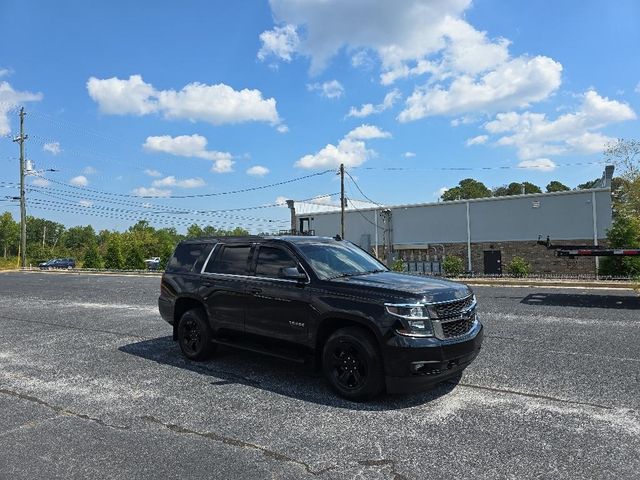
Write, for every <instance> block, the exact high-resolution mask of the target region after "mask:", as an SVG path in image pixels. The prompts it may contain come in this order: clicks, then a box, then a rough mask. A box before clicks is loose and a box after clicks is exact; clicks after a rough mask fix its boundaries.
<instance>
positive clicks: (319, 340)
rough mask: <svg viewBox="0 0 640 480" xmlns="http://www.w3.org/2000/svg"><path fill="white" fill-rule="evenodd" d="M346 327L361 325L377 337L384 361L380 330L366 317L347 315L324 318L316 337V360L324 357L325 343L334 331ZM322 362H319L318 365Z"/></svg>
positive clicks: (377, 345)
mask: <svg viewBox="0 0 640 480" xmlns="http://www.w3.org/2000/svg"><path fill="white" fill-rule="evenodd" d="M345 327H359V328H363V329H365V330H366V331H368V332H369V333H371V335H373V338H374V339H375V345H376V347H377V348H378V351H379V352H380V354H381V355H380V358H381V359H382V361H383V362H384V356H383V355H382V340H381V337H380V332H379V331H377V330H376V329H375V328H374V326H373V325H371V322H369V321H367V320H366V319H361V318H358V317H347V316H339V315H337V316H330V317H327V318H325V319H323V320H322V321H321V322H320V323H319V325H318V330H317V333H316V337H315V342H314V347H315V357H316V360H318V361H319V360H320V359H321V358H322V349H323V348H324V344H325V343H326V341H327V339H328V338H329V337H330V336H331V334H332V333H333V332H335V331H336V330H339V329H341V328H345ZM319 364H320V362H319V363H318V365H319Z"/></svg>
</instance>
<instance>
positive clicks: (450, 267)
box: [442, 255, 464, 277]
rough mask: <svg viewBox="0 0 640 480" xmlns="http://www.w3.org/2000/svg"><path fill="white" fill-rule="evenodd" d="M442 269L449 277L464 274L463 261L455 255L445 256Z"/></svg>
mask: <svg viewBox="0 0 640 480" xmlns="http://www.w3.org/2000/svg"><path fill="white" fill-rule="evenodd" d="M442 269H443V270H444V273H446V274H447V275H448V276H450V277H457V276H458V275H462V272H464V260H462V258H460V257H456V256H455V255H447V256H446V257H445V258H444V261H443V262H442Z"/></svg>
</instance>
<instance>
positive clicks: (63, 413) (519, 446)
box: [0, 273, 640, 479]
mask: <svg viewBox="0 0 640 480" xmlns="http://www.w3.org/2000/svg"><path fill="white" fill-rule="evenodd" d="M158 290H159V279H158V278H157V277H156V278H149V277H146V278H145V277H121V276H96V275H93V276H89V275H78V274H62V273H2V274H0V325H1V326H2V328H1V329H0V409H1V412H2V413H1V414H0V478H2V479H4V478H6V479H19V478H25V479H26V478H29V479H31V478H122V479H134V478H220V479H222V478H225V479H226V478H238V479H240V478H242V479H245V478H278V479H280V478H291V479H300V478H327V479H333V478H338V479H342V478H345V479H346V478H362V479H409V478H417V479H422V478H441V479H444V478H572V479H575V478H612V479H621V478H638V477H639V476H640V298H639V297H637V296H635V294H634V293H633V292H630V291H609V290H583V289H543V288H511V287H510V288H506V287H476V288H475V290H476V293H477V296H478V299H479V303H480V312H481V314H482V318H483V322H484V324H485V327H486V330H485V332H486V337H485V345H484V348H483V351H482V352H481V354H480V356H479V357H478V359H477V360H476V362H475V363H474V364H472V365H471V366H470V367H469V368H468V369H467V370H466V371H465V373H464V375H463V377H462V379H461V380H460V382H459V383H458V384H457V385H452V384H446V385H442V386H440V387H437V388H436V389H434V390H432V391H430V392H426V393H422V394H414V395H408V396H387V397H384V398H382V399H380V400H378V401H376V402H374V403H369V404H353V403H350V402H347V401H344V400H341V399H339V398H336V397H335V396H334V395H333V393H331V392H330V391H329V390H328V388H327V386H326V385H325V384H324V382H323V380H322V378H321V377H320V376H319V375H318V374H316V373H315V372H313V371H312V370H310V369H309V368H308V367H305V366H300V365H294V364H289V363H286V362H284V361H279V360H277V359H271V358H269V357H264V356H260V355H257V354H251V353H246V352H241V351H235V350H231V349H223V350H220V351H219V353H218V354H217V356H216V357H215V358H214V359H213V360H211V361H210V362H206V363H202V364H194V363H189V362H188V361H185V360H183V358H182V357H181V355H180V353H179V349H178V347H177V345H176V344H174V343H173V342H172V341H171V338H170V335H171V329H170V326H169V325H168V324H166V323H164V322H163V321H161V320H160V318H159V316H158V313H157V309H156V306H155V302H156V298H157V295H158Z"/></svg>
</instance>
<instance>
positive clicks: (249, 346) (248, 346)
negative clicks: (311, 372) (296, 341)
mask: <svg viewBox="0 0 640 480" xmlns="http://www.w3.org/2000/svg"><path fill="white" fill-rule="evenodd" d="M212 342H213V343H215V344H217V345H224V346H225V347H231V348H238V349H241V350H247V351H249V352H254V353H262V354H264V355H269V356H271V357H276V358H280V359H282V360H288V361H290V362H295V363H306V357H305V356H303V355H295V354H289V353H284V352H279V351H273V350H271V349H267V348H263V347H261V346H259V345H256V344H254V343H248V342H234V341H233V340H227V339H224V340H223V339H219V338H214V339H213V340H212Z"/></svg>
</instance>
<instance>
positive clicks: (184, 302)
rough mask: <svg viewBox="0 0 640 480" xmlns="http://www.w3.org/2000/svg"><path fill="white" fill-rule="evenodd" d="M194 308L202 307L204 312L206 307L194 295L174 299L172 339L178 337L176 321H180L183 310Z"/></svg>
mask: <svg viewBox="0 0 640 480" xmlns="http://www.w3.org/2000/svg"><path fill="white" fill-rule="evenodd" d="M194 308H199V309H202V310H203V311H204V312H205V313H206V312H207V309H206V307H205V305H204V303H203V302H202V301H201V300H199V299H197V298H194V297H180V298H178V299H176V302H175V305H174V308H173V340H177V339H178V323H180V319H181V318H182V315H184V314H185V312H188V311H189V310H193V309H194Z"/></svg>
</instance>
